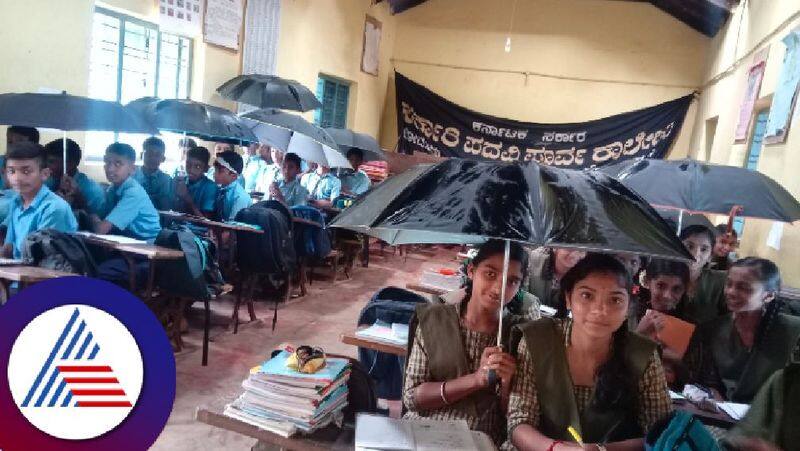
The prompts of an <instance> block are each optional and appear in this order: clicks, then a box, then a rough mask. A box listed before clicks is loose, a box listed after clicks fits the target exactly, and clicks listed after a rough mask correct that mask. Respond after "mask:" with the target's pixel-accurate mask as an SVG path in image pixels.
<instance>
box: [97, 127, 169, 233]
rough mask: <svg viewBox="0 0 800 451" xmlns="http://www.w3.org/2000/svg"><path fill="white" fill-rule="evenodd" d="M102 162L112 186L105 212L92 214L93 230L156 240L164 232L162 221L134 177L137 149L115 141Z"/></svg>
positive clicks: (107, 192)
mask: <svg viewBox="0 0 800 451" xmlns="http://www.w3.org/2000/svg"><path fill="white" fill-rule="evenodd" d="M103 162H104V166H103V169H104V170H105V173H106V178H107V179H108V181H109V182H110V183H111V186H109V187H108V190H107V191H106V200H105V204H104V206H103V211H102V212H101V213H100V214H99V215H91V216H90V219H91V221H92V228H93V230H94V232H95V233H99V234H109V233H113V234H119V235H125V236H128V237H131V238H136V239H139V240H144V241H147V242H149V243H153V242H154V241H155V239H156V236H158V233H159V232H161V222H160V220H159V216H158V211H156V209H155V207H154V206H153V202H151V201H150V197H148V195H147V192H145V190H144V188H142V186H141V185H139V183H137V182H136V180H134V179H133V173H134V172H135V171H136V151H135V150H133V147H131V146H129V145H128V144H123V143H114V144H111V145H109V146H108V147H107V148H106V153H105V155H104V156H103Z"/></svg>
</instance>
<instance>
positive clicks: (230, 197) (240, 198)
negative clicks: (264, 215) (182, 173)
mask: <svg viewBox="0 0 800 451" xmlns="http://www.w3.org/2000/svg"><path fill="white" fill-rule="evenodd" d="M243 166H244V162H243V161H242V156H241V155H239V154H238V153H236V152H234V151H232V150H228V151H225V152H222V153H220V154H217V159H216V160H215V161H214V181H215V182H216V183H217V185H219V187H218V188H217V195H216V197H215V200H214V217H215V218H216V219H218V220H221V221H232V220H233V219H234V218H235V217H236V213H239V210H242V209H244V208H247V207H249V206H250V204H251V202H252V201H251V199H250V195H249V194H247V191H245V190H244V188H243V187H242V185H240V184H239V183H237V182H236V180H237V179H238V178H239V176H240V174H241V173H242V167H243Z"/></svg>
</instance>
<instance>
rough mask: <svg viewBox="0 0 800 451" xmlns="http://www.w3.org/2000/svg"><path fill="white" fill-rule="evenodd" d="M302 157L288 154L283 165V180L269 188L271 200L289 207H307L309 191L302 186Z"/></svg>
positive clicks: (274, 182)
mask: <svg viewBox="0 0 800 451" xmlns="http://www.w3.org/2000/svg"><path fill="white" fill-rule="evenodd" d="M299 174H300V157H298V156H297V155H296V154H293V153H287V154H286V156H284V157H283V164H282V165H281V179H280V180H278V181H273V182H272V184H271V185H270V186H269V191H268V193H269V198H270V199H274V200H277V201H278V202H280V203H282V204H284V205H286V206H287V207H295V206H297V205H305V204H306V202H307V201H308V191H306V189H305V188H303V186H302V185H301V184H300V178H299V177H298V176H299Z"/></svg>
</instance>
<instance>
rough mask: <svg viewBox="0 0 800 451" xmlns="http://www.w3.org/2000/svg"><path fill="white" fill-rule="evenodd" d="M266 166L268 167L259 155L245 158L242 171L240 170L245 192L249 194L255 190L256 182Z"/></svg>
mask: <svg viewBox="0 0 800 451" xmlns="http://www.w3.org/2000/svg"><path fill="white" fill-rule="evenodd" d="M267 166H269V165H268V164H267V162H266V161H264V159H263V158H261V157H260V156H259V155H252V156H250V157H249V158H247V160H246V161H245V163H244V169H242V177H243V178H244V189H245V191H247V192H250V191H253V190H255V189H256V185H257V184H258V180H259V178H260V177H261V174H262V173H263V172H264V170H265V169H266V168H267Z"/></svg>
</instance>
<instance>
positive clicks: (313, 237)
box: [291, 205, 331, 259]
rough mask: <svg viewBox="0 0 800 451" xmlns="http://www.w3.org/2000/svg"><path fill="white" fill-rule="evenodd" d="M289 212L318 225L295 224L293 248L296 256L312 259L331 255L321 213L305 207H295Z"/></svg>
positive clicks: (329, 242) (329, 243)
mask: <svg viewBox="0 0 800 451" xmlns="http://www.w3.org/2000/svg"><path fill="white" fill-rule="evenodd" d="M291 210H292V214H293V215H294V216H296V217H298V218H303V219H307V220H309V221H314V222H316V223H317V224H319V226H318V227H314V226H311V225H308V224H295V227H294V231H295V235H294V247H295V250H297V255H299V256H303V257H309V258H313V259H323V258H325V257H327V256H328V254H330V253H331V239H330V236H328V231H327V230H325V216H324V215H323V214H322V212H321V211H319V210H317V209H316V208H314V207H309V206H306V205H297V206H294V207H292V208H291Z"/></svg>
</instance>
